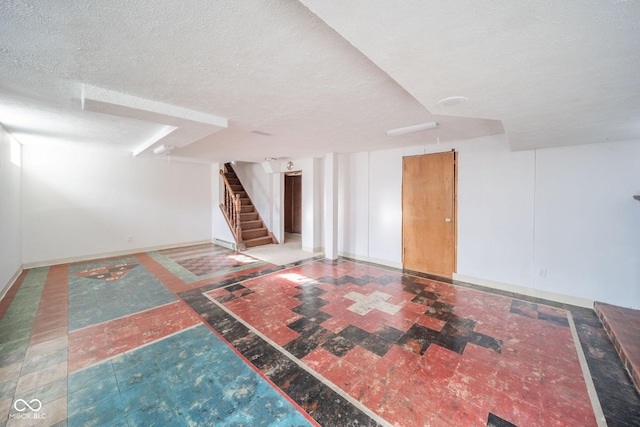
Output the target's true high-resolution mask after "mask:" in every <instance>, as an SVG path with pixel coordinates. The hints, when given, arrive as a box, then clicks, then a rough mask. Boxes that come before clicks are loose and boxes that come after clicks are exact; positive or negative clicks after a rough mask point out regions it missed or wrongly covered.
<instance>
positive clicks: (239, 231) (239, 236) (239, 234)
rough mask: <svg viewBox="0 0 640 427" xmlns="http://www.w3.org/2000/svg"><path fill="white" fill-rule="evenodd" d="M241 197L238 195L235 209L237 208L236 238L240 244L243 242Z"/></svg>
mask: <svg viewBox="0 0 640 427" xmlns="http://www.w3.org/2000/svg"><path fill="white" fill-rule="evenodd" d="M241 204H242V202H240V195H239V194H236V198H235V208H236V238H237V240H238V243H240V242H242V228H241V227H240V211H241Z"/></svg>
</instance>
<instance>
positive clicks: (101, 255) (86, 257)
mask: <svg viewBox="0 0 640 427" xmlns="http://www.w3.org/2000/svg"><path fill="white" fill-rule="evenodd" d="M207 243H212V241H211V240H210V239H208V240H197V241H193V242H184V243H174V244H169V245H158V246H148V247H144V248H135V249H126V250H123V251H114V252H103V253H99V254H92V255H82V256H77V257H70V258H59V259H53V260H48V261H37V262H30V263H26V264H23V265H22V268H24V269H29V268H37V267H50V266H52V265H59V264H69V263H75V262H82V261H91V260H99V259H103V258H113V257H120V256H127V255H134V254H139V253H142V252H150V251H160V250H163V249H172V248H183V247H186V246H195V245H204V244H207Z"/></svg>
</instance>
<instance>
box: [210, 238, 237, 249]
mask: <svg viewBox="0 0 640 427" xmlns="http://www.w3.org/2000/svg"><path fill="white" fill-rule="evenodd" d="M213 244H214V245H218V246H222V247H223V248H227V249H231V250H232V251H235V250H236V244H235V243H234V242H228V241H226V240H222V239H218V238H214V239H213Z"/></svg>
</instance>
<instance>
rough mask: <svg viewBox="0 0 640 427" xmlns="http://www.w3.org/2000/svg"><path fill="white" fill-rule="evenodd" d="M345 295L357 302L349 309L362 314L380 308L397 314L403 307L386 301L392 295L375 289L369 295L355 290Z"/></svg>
mask: <svg viewBox="0 0 640 427" xmlns="http://www.w3.org/2000/svg"><path fill="white" fill-rule="evenodd" d="M344 297H345V298H347V299H350V300H351V301H355V302H356V303H355V304H353V305H352V306H350V307H348V308H347V309H348V310H351V311H353V312H354V313H358V314H360V315H365V314H367V313H369V312H370V311H371V310H374V309H378V310H380V311H382V312H385V313H388V314H396V313H397V312H398V311H399V310H400V309H401V308H402V307H400V306H399V305H393V304H389V303H388V302H386V301H387V300H388V299H389V298H391V295H389V294H385V293H384V292H379V291H375V292H373V293H371V294H369V295H363V294H360V293H358V292H355V291H354V292H349V293H348V294H346V295H345V296H344Z"/></svg>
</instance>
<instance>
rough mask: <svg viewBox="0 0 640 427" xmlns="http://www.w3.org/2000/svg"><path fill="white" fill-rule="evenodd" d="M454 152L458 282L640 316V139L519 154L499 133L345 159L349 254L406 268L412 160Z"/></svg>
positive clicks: (342, 188) (343, 235)
mask: <svg viewBox="0 0 640 427" xmlns="http://www.w3.org/2000/svg"><path fill="white" fill-rule="evenodd" d="M452 148H455V149H456V150H457V151H458V153H459V154H458V165H459V172H458V260H457V273H458V275H459V276H460V277H465V278H468V279H473V280H475V281H476V282H477V283H480V284H484V285H495V286H497V287H499V286H502V285H503V284H504V285H515V286H520V287H526V288H527V289H533V290H534V292H533V293H532V294H534V295H538V296H546V297H551V296H553V295H551V294H547V293H548V292H551V293H554V294H560V296H562V295H567V296H569V297H571V298H569V299H564V300H565V301H573V300H574V299H572V298H573V297H576V299H575V301H576V303H578V300H581V301H580V303H582V300H584V301H586V300H600V301H605V302H610V303H613V304H618V305H624V306H632V307H634V308H640V295H639V289H640V255H639V254H640V202H637V201H635V200H633V199H632V195H633V194H638V193H640V167H638V164H639V163H640V141H636V142H630V143H616V144H606V145H605V144H599V145H595V146H594V145H589V146H573V147H566V148H558V149H545V150H537V151H521V152H512V151H510V149H509V147H508V144H507V142H506V139H505V136H504V135H497V136H492V137H485V138H476V139H473V140H465V141H458V142H454V143H448V144H430V145H426V146H423V147H405V148H400V149H395V150H385V151H378V152H369V153H356V154H350V155H342V156H340V168H339V174H340V178H339V179H340V181H339V192H340V196H339V200H340V205H341V206H340V207H339V212H340V214H339V224H338V226H339V229H340V238H339V247H338V250H339V252H340V253H341V254H344V255H347V256H355V257H357V258H361V259H367V260H371V261H374V262H380V263H382V264H387V265H392V266H397V267H400V266H401V265H402V264H401V262H402V257H401V251H402V201H401V190H402V157H403V156H409V155H418V154H426V153H432V152H442V151H449V150H451V149H452ZM365 213H366V214H365ZM365 230H367V232H366V233H365ZM540 270H546V271H544V272H543V274H542V275H545V276H546V277H544V278H543V277H541V274H540ZM536 290H538V291H542V292H543V293H544V295H540V293H536V292H535V291H536Z"/></svg>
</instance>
